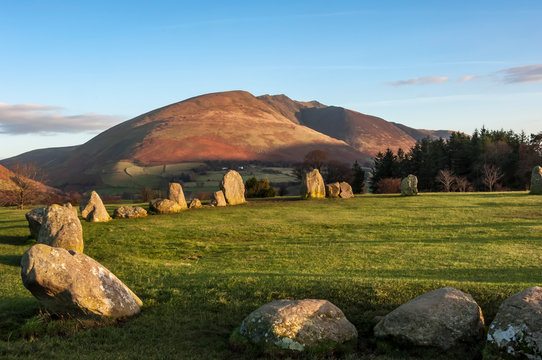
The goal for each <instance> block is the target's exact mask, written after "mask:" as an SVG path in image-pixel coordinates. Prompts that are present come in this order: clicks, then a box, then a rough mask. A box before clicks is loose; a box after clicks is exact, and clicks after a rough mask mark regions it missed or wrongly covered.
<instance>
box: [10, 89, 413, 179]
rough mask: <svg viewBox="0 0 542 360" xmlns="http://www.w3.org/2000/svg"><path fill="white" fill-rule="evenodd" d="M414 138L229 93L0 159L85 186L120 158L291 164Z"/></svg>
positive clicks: (363, 121)
mask: <svg viewBox="0 0 542 360" xmlns="http://www.w3.org/2000/svg"><path fill="white" fill-rule="evenodd" d="M408 129H410V128H408ZM412 130H414V129H412ZM415 141H416V138H414V137H413V136H412V135H410V134H409V133H407V132H406V131H405V130H403V129H401V128H400V127H398V126H397V125H394V124H392V123H390V122H387V121H385V120H383V119H381V118H378V117H374V116H369V115H364V114H361V113H358V112H355V111H352V110H348V109H344V108H340V107H335V106H326V105H323V104H321V103H319V102H317V101H311V102H300V101H295V100H292V99H290V98H288V97H287V96H285V95H275V96H271V95H263V96H260V97H255V96H253V95H252V94H250V93H248V92H245V91H229V92H221V93H212V94H206V95H201V96H197V97H193V98H190V99H187V100H184V101H181V102H178V103H174V104H171V105H168V106H165V107H162V108H159V109H156V110H152V111H150V112H148V113H145V114H142V115H140V116H138V117H135V118H133V119H131V120H128V121H125V122H123V123H121V124H118V125H116V126H114V127H112V128H110V129H108V130H106V131H104V132H102V133H100V134H99V135H97V136H96V137H94V138H93V139H91V140H90V141H88V142H86V143H85V144H83V145H79V146H72V147H66V148H51V149H41V150H34V151H30V152H27V153H24V154H21V155H19V156H16V157H13V158H10V159H5V160H3V161H1V162H0V163H2V164H5V165H10V164H13V163H15V162H25V161H34V162H37V163H39V164H41V165H42V167H43V168H44V169H45V170H46V171H47V172H48V174H49V178H50V184H51V185H54V186H66V185H80V186H91V185H96V184H99V182H100V179H101V178H102V176H101V174H103V173H104V172H106V171H107V169H110V168H114V167H116V164H118V163H120V162H129V163H132V164H135V165H137V166H155V165H162V164H176V163H183V162H198V161H207V160H235V161H252V160H260V161H269V162H277V161H284V162H297V161H300V160H302V159H303V157H304V156H305V154H306V153H307V152H309V151H310V150H314V149H321V150H325V151H326V152H328V154H329V156H330V158H334V159H338V160H341V161H344V162H353V161H354V160H358V161H361V162H364V161H368V160H369V159H370V157H371V156H374V155H375V154H376V153H378V151H381V150H383V149H385V148H387V147H390V148H392V149H397V148H399V147H402V148H404V149H406V148H408V147H410V146H411V145H413V144H414V143H415Z"/></svg>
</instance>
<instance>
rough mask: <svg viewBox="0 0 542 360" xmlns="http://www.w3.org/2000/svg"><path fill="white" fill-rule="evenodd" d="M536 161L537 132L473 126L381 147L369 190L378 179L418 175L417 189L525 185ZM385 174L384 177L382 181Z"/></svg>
mask: <svg viewBox="0 0 542 360" xmlns="http://www.w3.org/2000/svg"><path fill="white" fill-rule="evenodd" d="M540 164H542V132H541V133H538V134H536V135H535V134H531V135H530V136H528V135H526V134H525V133H524V132H521V133H515V132H514V131H512V130H510V131H504V130H487V129H485V128H482V129H481V130H475V131H474V134H473V135H472V136H468V135H465V134H462V133H453V134H452V135H451V136H450V138H449V139H448V140H444V139H442V138H441V139H438V140H433V139H430V138H425V139H423V140H421V141H418V142H416V144H415V145H414V146H413V147H412V148H411V149H410V150H408V152H405V151H403V150H402V149H399V150H398V151H397V153H394V152H393V151H392V150H390V149H387V150H386V151H385V152H384V153H379V154H378V155H377V156H376V157H375V159H374V166H373V170H372V180H371V190H372V191H373V192H380V191H379V183H385V182H386V181H389V179H397V178H404V177H405V176H407V175H408V174H414V175H416V176H417V177H418V189H420V190H422V191H442V190H444V191H450V190H451V191H454V190H455V191H487V190H490V191H493V190H526V189H528V187H529V185H530V177H531V171H532V169H533V167H534V166H536V165H540ZM384 179H385V180H384Z"/></svg>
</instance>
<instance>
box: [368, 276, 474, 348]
mask: <svg viewBox="0 0 542 360" xmlns="http://www.w3.org/2000/svg"><path fill="white" fill-rule="evenodd" d="M483 332H484V318H483V316H482V310H481V309H480V307H479V306H478V304H477V303H476V301H474V299H473V298H472V296H470V295H469V294H465V293H463V292H461V291H459V290H457V289H454V288H451V287H445V288H441V289H437V290H433V291H431V292H428V293H426V294H423V295H420V296H418V297H417V298H415V299H412V300H410V301H409V302H407V303H405V304H403V305H401V306H399V307H398V308H397V309H395V310H393V311H392V312H391V313H389V314H388V315H386V316H385V317H384V318H383V319H382V320H380V322H378V324H376V326H375V328H374V333H375V336H376V337H377V338H384V339H391V340H394V341H396V342H397V343H400V344H404V343H408V344H410V345H414V346H429V347H435V348H439V349H442V350H449V349H452V348H453V349H456V348H460V347H461V345H462V344H473V343H475V342H477V341H478V340H479V339H481V338H482V336H483Z"/></svg>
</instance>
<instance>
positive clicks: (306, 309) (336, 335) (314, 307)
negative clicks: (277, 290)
mask: <svg viewBox="0 0 542 360" xmlns="http://www.w3.org/2000/svg"><path fill="white" fill-rule="evenodd" d="M239 332H240V334H241V335H243V336H245V337H246V338H247V339H248V340H250V342H252V343H254V344H259V345H262V346H264V347H267V348H276V347H278V348H280V349H287V350H295V351H303V350H305V349H306V347H310V346H315V345H318V344H321V343H324V342H332V343H337V344H341V343H344V342H346V341H349V340H354V339H356V338H357V336H358V333H357V331H356V328H355V327H354V325H352V324H351V323H350V322H349V321H348V320H347V319H346V317H345V316H344V314H343V312H342V311H341V310H340V309H339V308H338V307H336V306H335V305H333V304H332V303H330V302H329V301H327V300H312V299H306V300H278V301H273V302H271V303H268V304H266V305H264V306H262V307H260V308H258V309H257V310H255V311H253V312H252V313H251V314H250V315H248V316H247V317H246V318H245V319H244V320H243V323H242V324H241V328H240V329H239Z"/></svg>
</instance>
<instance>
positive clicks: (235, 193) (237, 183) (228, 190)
mask: <svg viewBox="0 0 542 360" xmlns="http://www.w3.org/2000/svg"><path fill="white" fill-rule="evenodd" d="M220 189H221V190H222V191H223V192H224V197H225V198H226V201H227V203H228V204H229V205H238V204H243V203H245V202H246V200H245V184H244V183H243V178H242V177H241V175H239V173H238V172H237V171H235V170H230V171H228V172H227V173H226V174H225V175H224V177H223V178H222V182H221V183H220Z"/></svg>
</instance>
